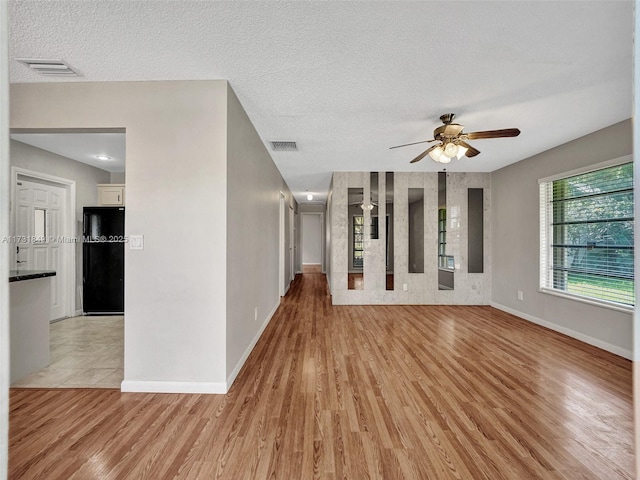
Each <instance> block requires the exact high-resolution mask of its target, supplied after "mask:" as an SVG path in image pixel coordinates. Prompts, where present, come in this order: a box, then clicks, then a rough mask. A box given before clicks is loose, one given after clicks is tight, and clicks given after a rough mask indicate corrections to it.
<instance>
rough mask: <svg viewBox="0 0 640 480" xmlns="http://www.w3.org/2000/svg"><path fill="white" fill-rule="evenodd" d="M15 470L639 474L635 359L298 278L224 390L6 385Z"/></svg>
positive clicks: (512, 322) (462, 311) (70, 474)
mask: <svg viewBox="0 0 640 480" xmlns="http://www.w3.org/2000/svg"><path fill="white" fill-rule="evenodd" d="M10 399H11V406H10V410H11V411H10V440H9V441H10V447H9V448H10V449H9V464H10V465H9V468H10V478H12V479H18V478H27V479H32V478H46V479H101V480H102V479H143V478H148V479H170V478H185V479H186V478H189V479H196V478H199V479H213V478H221V479H230V480H236V479H242V480H245V479H271V478H273V479H284V480H298V479H312V478H323V479H328V480H334V479H343V478H349V479H355V480H361V479H367V478H375V479H384V480H389V479H396V478H398V479H399V478H408V479H420V480H425V479H462V480H468V479H490V480H497V479H508V480H516V479H517V480H521V479H522V480H525V479H526V480H528V479H598V480H603V479H606V480H615V479H631V478H633V475H632V473H631V472H632V467H633V439H632V405H631V364H630V362H629V361H627V360H624V359H622V358H620V357H617V356H615V355H612V354H609V353H606V352H603V351H601V350H598V349H596V348H593V347H590V346H588V345H585V344H582V343H580V342H578V341H576V340H573V339H570V338H567V337H565V336H562V335H559V334H557V333H554V332H551V331H549V330H546V329H544V328H542V327H539V326H537V325H534V324H531V323H529V322H526V321H524V320H521V319H518V318H516V317H513V316H511V315H508V314H506V313H503V312H500V311H498V310H496V309H493V308H491V307H453V306H336V307H334V306H332V305H331V303H330V297H329V296H328V295H327V291H326V281H325V277H324V276H323V275H321V274H311V275H304V276H300V275H299V276H298V277H297V278H296V281H295V282H294V284H293V286H292V288H291V289H290V291H289V294H288V295H287V297H286V298H285V299H284V300H283V302H282V305H281V306H280V308H279V309H278V311H277V312H276V314H275V315H274V318H273V319H272V321H271V323H270V324H269V326H268V327H267V329H266V330H265V332H264V334H263V336H262V338H261V339H260V341H259V342H258V344H257V346H256V348H255V349H254V351H253V352H252V354H251V355H250V357H249V359H248V360H247V363H246V364H245V366H244V368H243V369H242V371H241V372H240V374H239V376H238V378H237V379H236V382H235V383H234V385H233V387H232V388H231V390H230V392H229V394H228V395H183V394H181V395H178V394H171V395H168V394H165V395H160V394H131V393H129V394H123V393H120V392H119V391H117V390H96V389H93V390H89V389H64V390H45V389H43V390H33V389H31V390H27V389H12V390H11V392H10Z"/></svg>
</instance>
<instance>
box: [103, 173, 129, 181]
mask: <svg viewBox="0 0 640 480" xmlns="http://www.w3.org/2000/svg"><path fill="white" fill-rule="evenodd" d="M107 183H126V177H125V173H124V172H113V173H111V178H110V181H109V182H107Z"/></svg>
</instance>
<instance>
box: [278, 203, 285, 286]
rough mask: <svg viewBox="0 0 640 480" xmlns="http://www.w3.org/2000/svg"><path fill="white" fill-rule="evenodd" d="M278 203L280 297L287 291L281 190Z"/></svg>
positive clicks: (283, 207) (283, 209)
mask: <svg viewBox="0 0 640 480" xmlns="http://www.w3.org/2000/svg"><path fill="white" fill-rule="evenodd" d="M279 198H280V203H279V207H278V208H279V211H280V225H279V233H280V242H279V243H280V245H279V249H278V250H279V253H280V255H279V257H280V258H279V262H278V263H279V265H278V291H279V293H280V296H281V297H284V296H285V294H286V293H287V289H286V287H285V279H284V277H285V261H286V260H285V259H286V255H285V248H286V245H285V239H286V235H285V207H286V204H285V195H284V193H283V192H280V197H279Z"/></svg>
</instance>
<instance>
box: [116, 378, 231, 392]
mask: <svg viewBox="0 0 640 480" xmlns="http://www.w3.org/2000/svg"><path fill="white" fill-rule="evenodd" d="M227 390H228V389H227V386H226V385H225V384H224V383H215V382H164V381H161V380H160V381H148V380H123V382H122V383H121V384H120V391H122V392H139V393H220V394H225V393H227Z"/></svg>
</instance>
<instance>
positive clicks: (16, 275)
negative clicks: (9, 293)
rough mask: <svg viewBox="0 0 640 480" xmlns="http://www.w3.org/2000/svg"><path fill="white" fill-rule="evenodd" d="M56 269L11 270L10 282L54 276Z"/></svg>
mask: <svg viewBox="0 0 640 480" xmlns="http://www.w3.org/2000/svg"><path fill="white" fill-rule="evenodd" d="M55 274H56V272H55V270H9V282H21V281H23V280H33V279H34V278H43V277H53V276H54V275H55Z"/></svg>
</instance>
